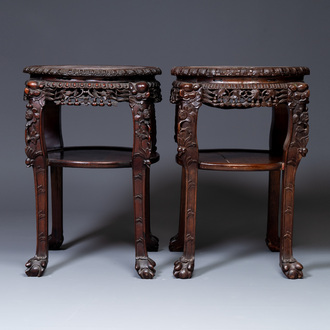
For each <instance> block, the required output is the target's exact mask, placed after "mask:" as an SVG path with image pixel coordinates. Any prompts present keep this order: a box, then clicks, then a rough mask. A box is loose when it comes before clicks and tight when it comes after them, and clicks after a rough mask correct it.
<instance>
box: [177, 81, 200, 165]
mask: <svg viewBox="0 0 330 330" xmlns="http://www.w3.org/2000/svg"><path fill="white" fill-rule="evenodd" d="M171 102H172V103H176V104H177V114H176V116H177V125H176V140H177V143H178V149H177V151H178V153H177V158H178V160H180V161H181V162H184V163H186V164H187V165H190V164H191V163H193V162H196V161H197V160H198V155H197V157H193V155H192V153H194V152H195V153H196V152H197V153H198V144H197V134H196V130H197V116H198V110H199V108H200V107H201V105H202V86H201V85H200V84H194V83H180V84H178V85H176V84H174V85H173V88H172V91H171ZM195 156H196V155H195Z"/></svg>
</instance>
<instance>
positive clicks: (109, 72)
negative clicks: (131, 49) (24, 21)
mask: <svg viewBox="0 0 330 330" xmlns="http://www.w3.org/2000/svg"><path fill="white" fill-rule="evenodd" d="M23 72H25V73H29V74H30V75H32V76H55V77H65V78H69V77H106V78H118V77H133V76H155V75H159V74H161V73H162V71H161V70H160V69H159V68H157V67H151V66H108V65H33V66H28V67H26V68H24V70H23Z"/></svg>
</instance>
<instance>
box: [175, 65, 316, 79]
mask: <svg viewBox="0 0 330 330" xmlns="http://www.w3.org/2000/svg"><path fill="white" fill-rule="evenodd" d="M309 73H310V71H309V68H307V67H303V66H299V67H284V66H275V67H261V66H260V67H258V66H177V67H174V68H173V69H172V70H171V74H172V75H174V76H186V77H207V78H210V77H301V76H304V75H308V74H309Z"/></svg>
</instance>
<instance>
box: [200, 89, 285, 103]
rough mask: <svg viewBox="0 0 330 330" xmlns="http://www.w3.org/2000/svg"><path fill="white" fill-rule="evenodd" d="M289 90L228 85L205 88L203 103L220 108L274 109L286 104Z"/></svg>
mask: <svg viewBox="0 0 330 330" xmlns="http://www.w3.org/2000/svg"><path fill="white" fill-rule="evenodd" d="M287 95H288V92H287V88H283V89H274V88H265V89H262V88H254V89H251V88H250V89H232V88H228V87H227V85H225V86H224V87H221V88H215V89H209V88H206V87H205V86H203V103H205V104H208V105H210V106H213V107H220V108H249V107H272V106H274V105H277V104H280V103H285V102H286V100H287Z"/></svg>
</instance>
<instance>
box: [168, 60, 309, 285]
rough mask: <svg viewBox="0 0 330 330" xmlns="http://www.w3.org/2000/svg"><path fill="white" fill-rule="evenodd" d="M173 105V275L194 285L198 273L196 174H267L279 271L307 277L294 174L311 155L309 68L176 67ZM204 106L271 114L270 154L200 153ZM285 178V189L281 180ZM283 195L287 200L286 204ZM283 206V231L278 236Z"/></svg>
mask: <svg viewBox="0 0 330 330" xmlns="http://www.w3.org/2000/svg"><path fill="white" fill-rule="evenodd" d="M171 72H172V74H173V75H176V76H177V79H176V80H175V81H174V82H173V88H172V92H171V102H172V103H174V104H175V105H176V115H175V123H176V127H175V138H176V142H177V144H178V153H177V162H178V163H179V164H180V165H181V166H182V173H183V174H182V187H181V207H180V225H179V233H178V234H177V235H176V236H174V237H172V239H171V241H170V246H169V248H170V250H171V251H179V250H181V249H182V246H183V255H182V257H181V258H180V259H179V260H177V261H176V262H175V264H174V271H173V273H174V276H176V277H178V278H189V277H191V276H192V273H193V269H194V260H195V259H194V258H195V256H194V252H195V226H196V196H197V175H198V173H197V172H198V169H204V170H218V171H269V192H268V222H267V235H266V242H267V245H268V247H269V249H270V250H272V251H280V266H281V268H282V271H283V273H284V274H285V276H287V277H288V278H290V279H295V278H301V277H302V276H303V273H302V268H303V267H302V265H301V264H300V263H299V262H298V261H296V259H294V258H293V255H292V230H293V201H294V187H295V174H296V171H297V167H298V164H299V162H300V160H301V158H302V157H303V156H305V155H306V153H307V148H306V145H307V142H308V112H307V106H306V104H307V103H308V98H309V90H308V85H307V84H306V83H304V82H303V78H304V75H307V74H309V69H308V68H306V67H176V68H173V69H172V71H171ZM202 104H205V105H209V106H212V107H216V108H221V109H235V108H253V107H261V106H262V107H272V108H273V117H272V125H271V130H270V142H269V150H266V151H265V150H242V149H241V150H240V149H238V150H225V149H222V150H220V149H213V150H199V149H198V141H197V134H196V131H197V115H198V111H199V109H200V107H201V105H202ZM281 173H282V184H281V181H280V178H281ZM280 195H281V196H282V199H281V203H280ZM279 204H281V229H280V237H279V236H278V218H279Z"/></svg>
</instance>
